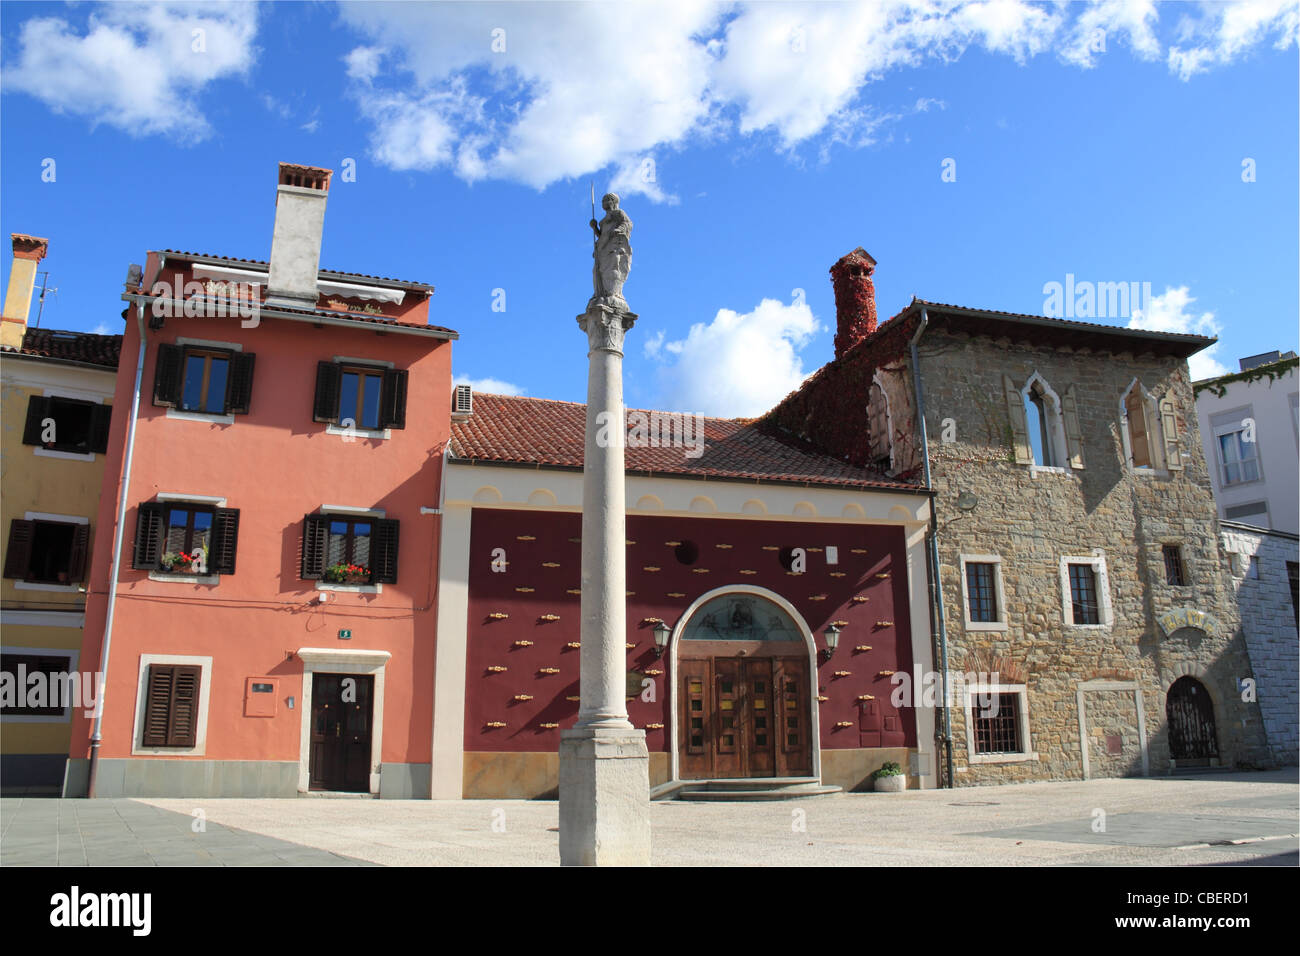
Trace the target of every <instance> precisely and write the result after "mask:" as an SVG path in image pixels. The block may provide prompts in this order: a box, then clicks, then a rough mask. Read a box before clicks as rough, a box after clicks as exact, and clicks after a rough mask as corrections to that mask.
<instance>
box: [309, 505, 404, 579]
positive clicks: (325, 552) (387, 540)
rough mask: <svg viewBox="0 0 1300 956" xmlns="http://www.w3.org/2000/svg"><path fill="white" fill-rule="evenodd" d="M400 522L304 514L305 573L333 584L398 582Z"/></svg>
mask: <svg viewBox="0 0 1300 956" xmlns="http://www.w3.org/2000/svg"><path fill="white" fill-rule="evenodd" d="M397 543H398V522H397V521H396V520H394V519H391V518H372V517H360V516H357V515H342V514H309V515H304V516H303V536H302V577H303V579H304V580H308V581H322V580H323V581H326V582H328V583H332V584H396V583H397Z"/></svg>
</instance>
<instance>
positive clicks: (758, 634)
mask: <svg viewBox="0 0 1300 956" xmlns="http://www.w3.org/2000/svg"><path fill="white" fill-rule="evenodd" d="M682 639H683V640H687V641H802V640H803V634H802V632H801V631H800V630H799V628H798V627H797V626H796V625H795V623H794V620H793V619H792V618H791V617H790V615H789V614H787V613H786V612H785V611H783V610H782V609H781V608H780V607H778V606H777V605H775V604H773V603H772V602H771V601H768V600H766V599H764V598H761V597H759V596H757V595H754V594H721V595H719V596H718V597H715V598H713V599H712V600H710V601H708V602H706V603H705V604H703V605H702V606H701V607H700V608H699V609H698V610H697V611H696V612H695V613H694V614H693V615H692V616H691V619H690V621H689V622H688V623H687V625H686V627H685V629H684V630H683V631H682Z"/></svg>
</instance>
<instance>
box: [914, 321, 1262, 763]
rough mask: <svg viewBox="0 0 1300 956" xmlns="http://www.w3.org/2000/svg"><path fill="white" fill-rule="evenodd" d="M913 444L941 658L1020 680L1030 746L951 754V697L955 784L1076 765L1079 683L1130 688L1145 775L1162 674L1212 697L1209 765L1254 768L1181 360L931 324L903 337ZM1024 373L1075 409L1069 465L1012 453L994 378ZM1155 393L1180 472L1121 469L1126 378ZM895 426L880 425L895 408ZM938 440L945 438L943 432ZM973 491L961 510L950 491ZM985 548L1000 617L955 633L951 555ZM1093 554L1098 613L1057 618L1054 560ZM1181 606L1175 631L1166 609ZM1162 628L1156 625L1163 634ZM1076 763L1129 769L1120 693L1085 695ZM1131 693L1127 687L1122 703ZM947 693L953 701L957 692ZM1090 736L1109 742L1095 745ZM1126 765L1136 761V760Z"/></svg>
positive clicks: (962, 740) (963, 727) (1157, 742)
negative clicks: (933, 569) (1078, 463)
mask: <svg viewBox="0 0 1300 956" xmlns="http://www.w3.org/2000/svg"><path fill="white" fill-rule="evenodd" d="M920 366H921V374H922V377H923V382H924V386H925V401H926V416H927V428H928V432H929V436H930V456H931V468H932V471H933V480H934V485H935V490H936V493H937V498H936V508H937V514H938V516H939V536H938V548H939V555H940V565H941V579H942V589H943V600H944V606H945V610H946V616H947V630H948V641H949V662H950V668H951V669H952V670H953V671H959V672H961V671H974V672H981V671H983V672H986V673H987V672H991V671H993V670H999V671H1000V675H1001V676H1000V678H999V679H1000V681H1001V682H1002V683H1004V684H1023V685H1024V687H1025V688H1026V696H1027V710H1028V730H1029V734H1030V738H1031V746H1032V752H1030V753H1028V754H1023V755H1020V756H1019V757H1017V758H1014V759H1013V758H1010V757H1008V758H1006V759H999V758H986V759H985V760H981V761H970V760H968V757H967V754H968V747H969V742H968V734H967V722H968V716H967V708H966V706H964V705H959V706H955V707H953V712H952V723H953V751H954V757H955V762H956V766H957V777H956V781H955V783H956V784H957V785H966V784H976V783H1005V782H1013V781H1022V780H1041V779H1078V778H1081V777H1083V775H1084V769H1083V759H1082V749H1081V742H1080V735H1079V708H1078V703H1077V698H1078V691H1079V685H1080V684H1081V683H1084V682H1088V681H1107V682H1121V683H1129V682H1133V683H1136V685H1137V687H1138V688H1140V690H1141V694H1142V702H1143V708H1144V711H1145V712H1144V714H1143V717H1144V723H1145V730H1146V737H1147V739H1146V741H1145V744H1146V748H1147V754H1148V759H1149V763H1150V770H1151V772H1152V773H1153V774H1161V773H1166V772H1168V770H1169V769H1170V767H1171V762H1170V752H1169V739H1168V733H1167V730H1166V717H1165V706H1166V691H1167V690H1168V688H1169V686H1170V685H1171V684H1172V683H1173V681H1174V680H1176V679H1177V678H1178V677H1179V676H1183V675H1185V674H1190V675H1191V676H1194V677H1196V678H1197V679H1198V680H1200V681H1201V682H1202V683H1203V684H1204V685H1205V686H1206V689H1207V690H1208V692H1209V695H1210V697H1211V699H1212V700H1213V701H1214V704H1215V720H1216V726H1217V733H1218V751H1219V763H1221V764H1224V765H1233V766H1241V767H1246V766H1260V765H1268V764H1270V763H1271V757H1270V754H1269V751H1268V748H1267V746H1266V745H1265V740H1264V731H1263V722H1262V719H1261V713H1260V708H1259V706H1258V705H1257V704H1255V703H1250V702H1244V701H1242V699H1241V694H1240V692H1239V691H1238V686H1239V682H1240V681H1241V680H1242V679H1244V678H1249V677H1251V676H1252V675H1253V671H1252V669H1251V663H1250V659H1249V657H1248V655H1247V653H1246V644H1245V642H1244V640H1243V638H1242V634H1241V622H1240V620H1239V617H1238V612H1237V608H1236V600H1235V589H1234V584H1233V581H1232V579H1231V576H1230V575H1229V573H1228V569H1227V566H1226V561H1225V560H1224V556H1223V553H1222V550H1221V547H1220V542H1219V540H1218V519H1217V517H1216V512H1215V506H1214V501H1213V498H1212V495H1211V490H1210V482H1209V478H1208V475H1207V473H1206V467H1205V461H1204V458H1203V454H1202V451H1201V443H1200V438H1199V434H1198V431H1197V424H1196V414H1195V407H1194V403H1193V398H1192V389H1191V383H1190V380H1189V376H1188V372H1187V365H1186V362H1185V361H1183V360H1181V359H1177V358H1168V357H1157V356H1154V355H1151V354H1145V355H1133V354H1129V353H1121V354H1114V353H1108V352H1106V353H1102V352H1092V351H1090V350H1088V349H1077V350H1074V349H1070V348H1067V347H1061V348H1054V347H1050V346H1045V345H1036V346H1033V347H1027V346H1022V345H1020V344H1017V343H1016V342H1014V341H1010V340H1008V339H998V340H993V339H989V338H983V337H971V336H966V335H962V334H960V333H955V332H950V331H946V330H939V329H934V328H932V329H931V330H929V331H928V332H927V333H926V335H925V336H924V337H923V338H922V340H921V344H920ZM1034 372H1038V373H1039V375H1040V376H1042V378H1043V379H1044V380H1045V381H1046V382H1047V383H1048V385H1050V387H1051V388H1052V390H1054V391H1055V392H1056V393H1057V394H1058V395H1061V396H1064V395H1065V394H1066V392H1067V389H1068V390H1071V392H1072V394H1073V398H1074V402H1075V404H1076V406H1077V418H1078V421H1079V423H1080V439H1081V447H1082V454H1083V465H1084V467H1082V468H1073V467H1069V466H1068V465H1067V466H1066V467H1064V468H1060V469H1041V468H1036V467H1031V466H1029V465H1025V464H1016V463H1015V457H1016V456H1015V453H1014V449H1013V448H1012V428H1011V419H1010V416H1009V414H1008V398H1007V393H1006V390H1005V388H1004V379H1003V376H1004V375H1006V376H1009V377H1010V378H1011V379H1012V380H1013V381H1014V383H1015V385H1016V387H1017V388H1021V387H1023V386H1024V385H1025V384H1026V383H1027V382H1028V380H1029V378H1030V376H1031V375H1032V374H1033V373H1034ZM1135 377H1136V378H1139V379H1140V380H1141V382H1142V384H1143V385H1144V386H1145V388H1146V389H1147V390H1148V391H1149V392H1151V393H1152V394H1153V395H1154V396H1156V397H1157V398H1169V399H1171V400H1172V401H1173V404H1174V408H1175V410H1176V417H1177V422H1178V430H1179V444H1180V450H1181V454H1182V464H1183V466H1184V467H1183V468H1181V469H1180V470H1171V471H1161V472H1153V471H1148V472H1146V473H1135V472H1133V471H1131V470H1130V469H1129V468H1128V467H1127V462H1126V458H1125V456H1124V454H1123V451H1122V448H1123V445H1122V442H1121V436H1120V421H1119V408H1120V401H1121V397H1122V396H1123V395H1124V393H1125V392H1126V391H1127V390H1128V387H1129V385H1130V383H1131V382H1132V381H1133V379H1134V378H1135ZM895 424H898V422H897V420H896V422H895ZM945 438H948V439H951V440H950V441H945V440H944V439H945ZM963 492H969V493H972V494H974V495H975V496H977V497H978V499H979V504H978V505H977V507H976V508H975V510H974V511H973V512H971V513H970V514H964V513H963V512H961V511H960V510H959V509H958V508H957V507H956V499H957V496H958V495H959V494H961V493H963ZM1163 544H1176V545H1179V546H1180V547H1181V548H1182V554H1183V561H1184V564H1185V566H1186V568H1187V571H1188V574H1189V583H1188V584H1187V585H1186V586H1173V585H1169V584H1167V583H1166V577H1165V567H1164V557H1163V553H1162V550H1161V546H1162V545H1163ZM963 554H969V555H996V556H998V557H999V558H1000V560H1001V577H1002V586H1003V591H1004V604H1005V616H1004V617H1003V620H1004V621H1005V623H1006V628H1005V630H975V629H970V628H967V626H966V625H965V618H964V613H963V612H964V604H963V594H962V591H963V582H962V581H961V572H960V567H961V565H960V558H961V555H963ZM1066 556H1071V557H1073V556H1080V557H1088V558H1092V559H1094V560H1096V559H1100V560H1101V561H1102V562H1104V565H1103V566H1104V570H1105V575H1104V577H1105V579H1106V581H1105V583H1106V585H1107V586H1106V588H1105V594H1106V595H1108V597H1109V604H1110V618H1111V619H1110V623H1108V624H1107V623H1103V624H1102V625H1100V626H1093V627H1077V626H1073V625H1071V624H1068V623H1067V618H1068V615H1069V611H1068V603H1069V592H1068V587H1063V582H1062V568H1061V559H1062V558H1063V557H1066ZM1179 609H1186V610H1187V614H1186V615H1185V616H1184V617H1182V618H1179V621H1180V622H1186V621H1192V622H1195V623H1196V624H1199V625H1200V626H1199V627H1188V626H1175V624H1174V623H1172V622H1171V619H1169V618H1166V626H1162V625H1161V623H1160V618H1161V617H1162V616H1164V615H1167V614H1169V612H1172V611H1177V610H1179ZM1166 630H1168V633H1166ZM1088 698H1089V700H1088V706H1089V707H1090V708H1093V709H1094V710H1095V713H1096V714H1097V722H1095V723H1094V722H1093V721H1092V719H1091V718H1090V720H1089V732H1088V733H1089V736H1090V737H1092V736H1093V734H1094V731H1095V732H1096V733H1098V734H1099V738H1098V739H1100V741H1101V743H1100V745H1099V744H1097V743H1096V742H1095V741H1094V742H1093V743H1092V744H1091V745H1090V749H1089V758H1090V759H1089V764H1090V767H1089V775H1090V776H1099V775H1117V774H1126V773H1132V772H1135V771H1134V768H1135V766H1137V767H1139V768H1140V756H1141V743H1142V742H1141V741H1138V740H1136V734H1137V720H1136V713H1129V712H1127V711H1126V710H1125V708H1126V707H1127V708H1132V707H1133V705H1132V704H1125V703H1123V698H1124V695H1121V694H1112V695H1102V694H1097V693H1091V694H1088ZM1128 699H1129V700H1130V701H1131V700H1132V696H1131V695H1129V698H1128ZM959 704H960V700H959ZM1108 736H1119V737H1120V752H1119V753H1118V754H1111V753H1108V752H1107V741H1106V740H1105V738H1106V737H1108ZM1137 772H1140V769H1139V770H1138V771H1137Z"/></svg>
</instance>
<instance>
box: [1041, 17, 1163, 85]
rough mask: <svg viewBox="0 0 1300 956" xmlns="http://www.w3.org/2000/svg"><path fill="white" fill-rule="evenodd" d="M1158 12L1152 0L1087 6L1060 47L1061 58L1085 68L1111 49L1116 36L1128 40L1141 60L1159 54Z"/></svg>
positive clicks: (1152, 57) (1092, 64) (1156, 57)
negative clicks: (1157, 35) (1156, 27)
mask: <svg viewBox="0 0 1300 956" xmlns="http://www.w3.org/2000/svg"><path fill="white" fill-rule="evenodd" d="M1159 17H1160V15H1159V13H1158V12H1157V10H1156V5H1155V3H1154V2H1153V0H1102V2H1101V3H1096V4H1093V5H1091V6H1087V7H1084V8H1083V9H1082V10H1081V11H1080V13H1079V16H1078V19H1076V20H1075V21H1074V25H1073V26H1072V27H1071V29H1070V31H1069V35H1068V37H1067V38H1066V40H1065V46H1064V48H1063V49H1062V51H1061V59H1062V60H1064V61H1065V62H1067V63H1073V64H1074V65H1075V66H1081V67H1084V68H1085V69H1087V68H1089V67H1093V66H1096V65H1097V57H1098V56H1100V55H1103V54H1105V53H1107V52H1109V51H1110V50H1111V49H1112V47H1113V44H1114V43H1115V41H1116V40H1118V39H1120V38H1121V37H1122V38H1123V39H1124V40H1125V42H1126V43H1127V45H1128V47H1129V49H1130V50H1132V52H1133V54H1134V55H1135V56H1137V57H1138V58H1139V59H1142V60H1156V59H1159V58H1160V41H1159V40H1157V39H1156V35H1155V26H1156V23H1157V21H1158V20H1159Z"/></svg>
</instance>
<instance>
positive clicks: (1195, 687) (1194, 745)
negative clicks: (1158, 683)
mask: <svg viewBox="0 0 1300 956" xmlns="http://www.w3.org/2000/svg"><path fill="white" fill-rule="evenodd" d="M1165 717H1166V719H1167V720H1168V722H1169V756H1170V757H1172V758H1173V759H1175V760H1177V761H1178V765H1179V766H1180V767H1193V766H1201V767H1205V766H1209V763H1210V760H1211V759H1213V758H1215V757H1218V756H1219V739H1218V734H1217V733H1216V731H1215V726H1214V702H1213V701H1211V700H1210V695H1209V693H1208V692H1207V691H1206V690H1205V685H1203V684H1202V683H1201V682H1200V681H1198V680H1197V679H1196V678H1195V677H1180V678H1178V680H1176V681H1174V683H1173V686H1172V687H1170V688H1169V696H1168V698H1167V699H1166V701H1165Z"/></svg>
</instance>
